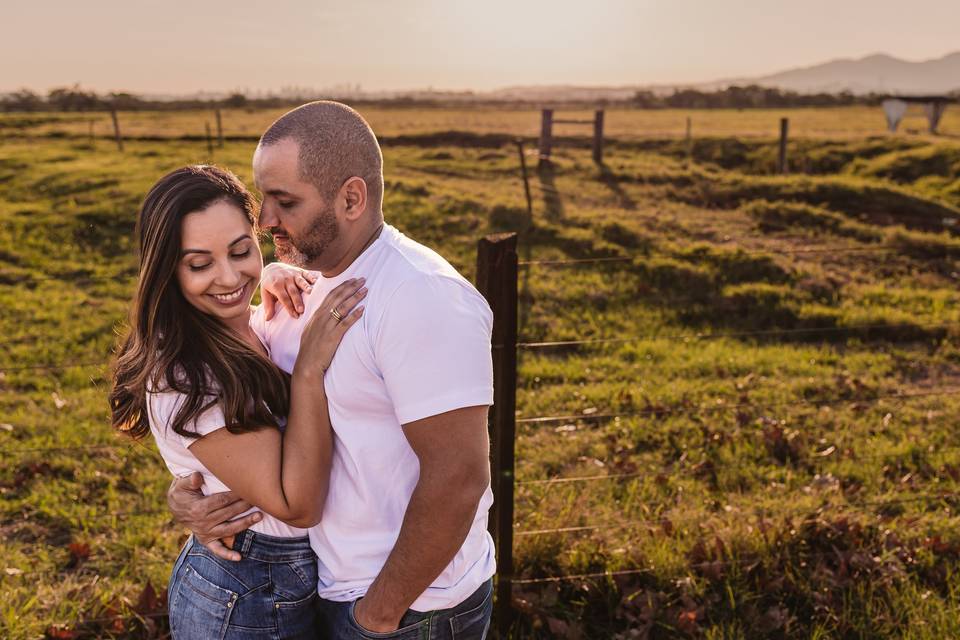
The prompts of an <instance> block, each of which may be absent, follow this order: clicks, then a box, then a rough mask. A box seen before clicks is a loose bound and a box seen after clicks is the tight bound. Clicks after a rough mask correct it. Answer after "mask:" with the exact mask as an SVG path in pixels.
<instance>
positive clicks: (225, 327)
mask: <svg viewBox="0 0 960 640" xmlns="http://www.w3.org/2000/svg"><path fill="white" fill-rule="evenodd" d="M137 235H138V236H139V240H140V280H139V284H138V287H137V292H136V295H135V297H134V300H133V304H132V312H131V316H130V325H131V326H130V332H129V334H128V336H127V337H126V339H125V341H124V342H123V344H122V346H121V348H120V350H119V354H118V358H117V364H116V372H115V376H114V386H113V389H112V392H111V394H110V404H111V409H112V420H113V425H114V427H116V428H117V429H119V430H121V431H124V432H126V433H128V434H130V435H132V436H134V437H137V438H140V437H143V436H145V435H146V434H147V433H152V434H153V436H154V438H155V439H156V441H157V445H158V447H159V449H160V453H161V455H162V456H163V458H164V460H165V461H166V463H167V466H168V468H169V469H170V471H171V472H172V473H173V474H175V475H185V474H189V473H192V472H195V471H198V472H200V473H201V474H203V477H204V482H205V487H204V490H205V492H206V493H212V492H216V491H224V490H227V488H229V489H231V490H233V491H234V492H236V493H237V494H239V495H240V496H241V497H242V498H244V499H245V500H247V501H248V502H250V503H251V504H255V505H257V506H258V507H259V508H260V510H261V511H263V512H264V517H263V518H262V520H261V521H260V522H258V523H257V524H256V525H254V526H253V527H251V528H250V530H248V531H245V532H244V533H242V534H240V535H238V536H237V537H236V539H235V540H234V541H233V548H234V549H237V550H239V551H240V552H241V555H242V557H243V559H242V560H241V561H240V562H237V563H226V562H223V561H221V560H219V559H218V558H216V557H215V556H214V555H213V554H212V553H210V552H209V551H208V550H207V549H206V548H205V547H204V546H203V545H201V544H199V543H195V542H194V541H193V539H191V540H189V541H188V542H187V544H186V546H185V547H184V549H183V551H182V552H181V553H180V557H179V558H178V559H177V562H176V564H175V566H174V569H173V574H172V576H171V580H170V584H169V588H168V594H169V595H168V599H169V610H170V625H171V631H172V633H173V635H174V637H175V638H204V639H208V638H250V637H257V638H298V637H308V636H310V635H311V633H312V631H313V629H312V627H313V615H314V604H315V603H314V599H315V597H316V587H317V564H316V557H315V556H314V555H313V552H312V551H311V549H310V544H309V541H308V539H307V537H306V531H305V530H304V528H305V527H310V526H312V525H314V524H316V523H317V522H318V521H319V519H320V514H321V512H322V510H323V503H324V498H325V496H326V492H327V485H328V479H329V468H330V460H331V448H332V436H331V432H330V420H329V415H328V412H327V402H326V396H325V393H324V385H323V375H324V372H325V371H326V368H327V366H328V365H329V362H330V360H331V359H332V357H333V354H334V352H335V351H336V348H337V346H338V345H339V343H340V339H341V338H342V337H343V335H344V333H345V332H346V331H347V330H348V329H349V328H350V326H351V325H353V324H354V323H355V322H356V321H357V320H358V319H359V318H360V316H361V314H362V313H363V308H362V307H359V306H357V305H358V303H359V302H360V301H361V300H362V299H363V297H364V296H365V295H366V289H364V288H362V285H363V282H362V281H361V280H351V281H347V282H344V283H343V284H342V285H340V286H339V287H337V288H336V289H334V290H333V291H332V292H331V293H330V294H329V295H328V296H327V298H325V300H324V304H323V305H322V307H321V308H324V309H337V310H338V314H339V315H340V316H341V317H342V320H339V321H338V319H337V318H336V317H335V315H334V314H327V313H324V314H317V315H316V316H314V317H313V318H312V319H311V320H310V322H309V323H308V325H307V328H306V329H305V331H304V334H303V338H302V343H301V349H300V358H299V359H298V361H297V364H296V366H295V368H294V371H293V374H292V375H291V376H289V377H288V376H286V374H284V373H283V372H282V371H281V370H280V369H278V368H277V367H276V365H274V364H273V362H271V360H270V358H269V352H268V348H267V347H266V346H265V345H264V344H263V343H262V342H261V341H260V340H259V338H258V337H257V335H256V334H255V333H254V331H253V330H252V328H251V327H250V324H249V320H250V315H251V309H250V300H251V298H252V296H253V294H254V291H255V290H256V288H257V285H258V283H259V282H260V276H261V271H262V269H263V257H262V255H261V253H260V248H259V246H258V244H257V236H256V225H255V221H254V201H253V198H252V197H251V195H250V193H249V192H248V191H247V190H246V188H245V187H244V186H243V184H242V183H241V182H240V180H239V179H237V177H236V176H234V175H233V174H232V173H230V172H228V171H225V170H223V169H219V168H217V167H212V166H190V167H184V168H182V169H178V170H176V171H173V172H172V173H170V174H168V175H166V176H164V177H163V178H161V179H160V181H159V182H157V184H156V185H154V186H153V188H152V189H151V190H150V192H149V193H148V194H147V197H146V199H145V200H144V202H143V205H142V206H141V208H140V212H139V217H138V221H137ZM281 288H282V287H281ZM285 418H286V420H285ZM284 424H285V428H284Z"/></svg>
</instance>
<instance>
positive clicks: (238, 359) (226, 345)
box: [110, 165, 290, 438]
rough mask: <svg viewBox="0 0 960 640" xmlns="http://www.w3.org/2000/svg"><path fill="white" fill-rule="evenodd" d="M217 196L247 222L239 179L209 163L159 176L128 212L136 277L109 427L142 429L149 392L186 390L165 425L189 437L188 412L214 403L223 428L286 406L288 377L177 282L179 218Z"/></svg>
mask: <svg viewBox="0 0 960 640" xmlns="http://www.w3.org/2000/svg"><path fill="white" fill-rule="evenodd" d="M220 201H227V202H230V203H231V204H234V205H236V206H237V208H238V209H239V210H240V211H242V212H243V214H244V215H245V216H246V217H247V219H248V220H249V221H250V224H251V225H255V217H254V207H255V203H254V200H253V197H252V196H251V195H250V192H249V191H248V190H247V189H246V187H244V186H243V183H242V182H241V181H240V180H239V179H238V178H237V177H236V176H235V175H234V174H232V173H230V172H229V171H226V170H224V169H220V168H218V167H213V166H208V165H196V166H189V167H183V168H182V169H177V170H176V171H173V172H171V173H169V174H167V175H165V176H164V177H163V178H161V179H160V180H159V181H158V182H157V183H156V184H155V185H154V186H153V188H151V189H150V192H149V193H148V194H147V197H146V198H145V199H144V201H143V205H142V206H141V207H140V211H139V213H138V215H137V232H136V233H137V237H138V239H139V243H140V245H139V247H140V253H139V257H140V279H139V282H138V285H137V291H136V294H135V295H134V298H133V303H132V306H131V310H130V319H129V324H130V328H129V332H128V333H127V335H126V336H125V338H123V339H122V342H121V345H120V347H119V349H118V351H117V359H116V365H115V372H114V377H113V388H112V389H111V391H110V409H111V413H112V423H113V426H114V428H116V429H118V430H120V431H123V432H125V433H128V434H129V435H131V436H133V437H134V438H142V437H143V436H144V435H146V434H147V433H149V432H150V420H149V415H148V408H149V403H148V400H147V394H148V393H154V392H163V391H176V392H179V393H182V394H183V395H184V396H185V399H184V401H183V403H182V404H181V405H180V407H179V410H178V411H177V413H176V415H175V416H174V417H173V420H172V423H171V424H170V425H168V426H169V427H170V428H172V429H173V430H174V431H175V432H176V433H178V434H180V435H182V436H188V437H198V436H197V433H196V432H195V431H194V430H193V429H192V425H193V421H194V420H195V419H196V418H197V417H198V416H199V415H200V414H201V413H203V412H204V411H206V410H207V409H208V408H210V407H211V406H213V405H214V404H216V403H219V404H220V406H221V408H222V409H223V413H224V417H225V418H226V424H225V425H224V426H226V428H227V429H228V430H229V431H230V432H232V433H241V432H244V431H250V430H254V429H259V428H263V427H278V426H279V425H278V422H277V417H276V416H286V415H287V412H288V410H289V403H290V378H289V376H287V375H286V374H285V373H284V372H282V371H281V370H280V369H279V368H277V366H276V365H275V364H274V363H273V362H271V361H270V359H268V358H266V357H264V356H263V355H261V354H260V353H258V352H257V351H256V350H254V349H252V348H251V347H250V346H249V345H247V344H246V343H245V342H244V341H243V340H241V339H240V338H239V337H238V336H237V335H236V334H234V333H233V332H232V331H230V330H229V329H228V328H227V327H226V326H225V325H223V324H222V323H221V322H220V321H219V320H218V319H216V318H214V317H212V316H209V315H207V314H205V313H203V312H201V311H199V310H198V309H197V308H196V307H194V306H193V305H191V304H190V303H189V302H187V301H186V299H184V297H183V294H182V293H181V291H180V285H179V283H178V281H177V277H176V273H177V265H178V263H179V262H180V257H181V254H180V251H181V224H182V222H183V218H184V217H185V216H186V215H187V214H189V213H191V212H195V211H200V210H202V209H205V208H207V207H209V206H210V205H211V204H213V203H215V202H220Z"/></svg>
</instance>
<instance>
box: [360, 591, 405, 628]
mask: <svg viewBox="0 0 960 640" xmlns="http://www.w3.org/2000/svg"><path fill="white" fill-rule="evenodd" d="M366 605H367V600H365V599H364V598H360V599H359V600H357V604H355V605H353V618H354V620H355V621H356V623H357V624H358V625H360V627H361V628H363V629H366V630H367V631H373V632H375V633H389V632H391V631H396V630H397V629H399V628H400V620H401V618H397V619H396V620H393V619H390V620H380V619H376V618H374V617H373V616H372V615H371V613H370V612H369V611H367V606H366Z"/></svg>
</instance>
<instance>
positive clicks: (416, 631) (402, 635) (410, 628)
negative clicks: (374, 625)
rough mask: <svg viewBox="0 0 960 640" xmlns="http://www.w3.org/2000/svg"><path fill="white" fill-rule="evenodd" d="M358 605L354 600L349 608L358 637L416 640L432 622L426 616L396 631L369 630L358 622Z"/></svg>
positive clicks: (369, 639)
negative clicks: (356, 612) (355, 609)
mask: <svg viewBox="0 0 960 640" xmlns="http://www.w3.org/2000/svg"><path fill="white" fill-rule="evenodd" d="M356 606H357V601H356V600H354V601H353V602H351V603H350V608H349V609H348V610H347V620H348V621H349V622H350V626H351V627H352V630H353V631H354V632H355V633H356V634H357V635H356V636H355V637H356V638H363V639H365V640H378V639H380V640H382V639H384V638H387V639H389V640H416V639H417V638H420V637H421V632H422V631H425V630H426V629H427V628H428V625H429V623H430V618H429V617H425V618H423V619H422V620H418V621H417V622H414V623H413V624H408V625H407V626H405V627H400V628H399V629H397V630H396V631H384V632H380V631H369V630H367V629H364V628H363V627H362V626H360V623H359V622H357V617H356V614H355V613H354V608H355V607H356Z"/></svg>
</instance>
